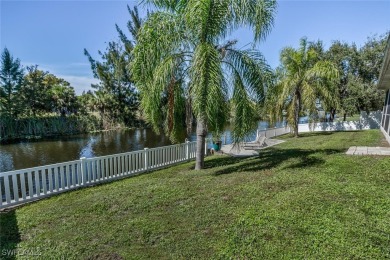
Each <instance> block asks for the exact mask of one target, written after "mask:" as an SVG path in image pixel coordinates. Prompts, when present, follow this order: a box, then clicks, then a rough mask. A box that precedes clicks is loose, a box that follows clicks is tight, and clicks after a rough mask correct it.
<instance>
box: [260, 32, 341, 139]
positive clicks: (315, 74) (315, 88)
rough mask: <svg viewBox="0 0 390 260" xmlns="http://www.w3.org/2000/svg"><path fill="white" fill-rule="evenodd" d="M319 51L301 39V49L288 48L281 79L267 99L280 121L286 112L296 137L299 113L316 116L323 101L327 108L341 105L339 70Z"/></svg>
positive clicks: (282, 65)
mask: <svg viewBox="0 0 390 260" xmlns="http://www.w3.org/2000/svg"><path fill="white" fill-rule="evenodd" d="M317 49H318V48H316V47H314V48H313V47H311V46H310V44H309V42H308V41H307V39H306V38H302V39H301V41H300V47H299V49H293V48H290V47H287V48H284V49H283V50H282V52H281V54H280V62H281V66H280V67H279V68H278V79H277V82H276V85H275V87H274V88H273V89H271V90H270V95H269V98H268V100H267V103H268V108H269V109H272V107H273V108H274V109H272V110H273V111H272V112H273V113H274V115H276V118H281V117H282V116H283V111H284V112H286V116H287V122H288V123H289V124H290V125H291V126H292V127H293V129H294V134H295V136H296V137H298V122H299V116H300V114H301V113H305V114H308V115H309V116H313V115H315V114H316V113H317V107H316V101H317V100H321V101H322V103H323V106H325V107H337V106H338V105H337V101H338V93H337V89H336V87H335V85H336V82H337V80H338V77H339V74H338V70H337V68H336V66H335V65H334V64H333V63H331V62H329V61H326V60H321V59H320V55H319V53H318V51H317ZM271 93H272V94H271ZM275 101H276V103H275Z"/></svg>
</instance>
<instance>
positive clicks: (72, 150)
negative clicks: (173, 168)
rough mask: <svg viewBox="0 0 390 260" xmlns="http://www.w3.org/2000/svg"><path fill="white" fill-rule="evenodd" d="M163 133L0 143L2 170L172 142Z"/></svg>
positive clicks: (132, 132)
mask: <svg viewBox="0 0 390 260" xmlns="http://www.w3.org/2000/svg"><path fill="white" fill-rule="evenodd" d="M169 144H171V142H170V141H169V139H168V138H167V137H165V136H164V135H156V134H155V133H154V132H153V131H152V130H150V129H134V130H123V131H109V132H101V133H96V134H86V135H76V136H64V137H60V138H58V137H57V138H55V139H54V138H53V139H45V140H42V139H41V140H37V141H25V142H20V143H15V144H2V145H0V172H5V171H11V170H17V169H23V168H29V167H35V166H40V165H47V164H53V163H59V162H65V161H72V160H77V159H79V158H80V157H87V158H90V157H94V156H102V155H108V154H115V153H122V152H128V151H135V150H141V149H143V148H144V147H149V148H153V147H158V146H164V145H169Z"/></svg>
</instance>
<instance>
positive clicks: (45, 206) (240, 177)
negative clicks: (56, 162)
mask: <svg viewBox="0 0 390 260" xmlns="http://www.w3.org/2000/svg"><path fill="white" fill-rule="evenodd" d="M281 138H282V139H284V140H286V142H285V143H283V144H281V145H278V146H275V147H271V148H269V149H266V150H263V151H261V155H260V156H259V157H256V158H246V159H243V158H230V157H227V156H212V157H209V158H208V159H207V161H206V166H207V169H205V170H202V171H194V170H193V167H194V162H190V163H186V164H181V165H178V166H175V167H172V168H168V169H164V170H160V171H156V172H151V173H149V174H144V175H140V176H136V177H133V178H128V179H125V180H120V181H116V182H113V183H110V184H105V185H100V186H96V187H91V188H86V189H81V190H77V191H72V192H69V193H65V194H62V195H59V196H55V197H52V198H50V199H45V200H41V201H39V202H35V203H31V204H29V205H26V206H23V207H20V208H18V209H16V210H13V211H9V212H7V213H2V214H0V218H1V219H0V220H1V222H0V225H1V241H0V242H1V251H0V253H2V254H3V255H1V256H0V258H2V257H3V258H5V257H4V252H10V251H9V250H12V249H17V250H19V251H18V252H22V253H23V252H24V253H26V252H27V253H29V252H32V253H36V254H37V255H38V256H36V257H37V258H41V259H61V258H63V259H190V258H193V259H210V258H212V259H229V258H232V259H281V258H286V259H291V258H294V259H302V258H305V259H331V258H339V259H344V258H347V259H363V258H373V259H384V258H390V157H389V156H388V157H384V156H348V155H346V154H345V152H346V150H347V149H348V148H349V147H350V146H353V145H368V146H378V145H385V144H386V143H385V142H384V141H383V137H382V134H381V133H380V132H379V131H378V130H369V131H364V132H359V131H357V132H335V133H315V134H302V137H300V138H290V137H289V136H283V137H281ZM23 250H24V251H23ZM18 257H20V258H23V257H25V256H21V254H20V255H19V256H18ZM18 257H17V258H18ZM28 259H34V258H33V257H28Z"/></svg>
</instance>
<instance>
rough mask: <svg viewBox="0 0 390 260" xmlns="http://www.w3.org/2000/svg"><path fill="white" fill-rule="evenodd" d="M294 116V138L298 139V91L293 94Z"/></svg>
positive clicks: (299, 103)
mask: <svg viewBox="0 0 390 260" xmlns="http://www.w3.org/2000/svg"><path fill="white" fill-rule="evenodd" d="M295 96H296V99H295V111H294V112H295V115H294V121H295V122H294V136H295V137H299V134H298V123H299V111H300V110H301V93H300V92H299V90H297V91H296V92H295Z"/></svg>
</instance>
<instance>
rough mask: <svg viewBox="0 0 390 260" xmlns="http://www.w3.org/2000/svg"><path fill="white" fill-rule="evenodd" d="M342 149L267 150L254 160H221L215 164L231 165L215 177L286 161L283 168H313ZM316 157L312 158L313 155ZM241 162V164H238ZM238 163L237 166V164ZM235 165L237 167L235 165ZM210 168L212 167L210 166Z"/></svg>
mask: <svg viewBox="0 0 390 260" xmlns="http://www.w3.org/2000/svg"><path fill="white" fill-rule="evenodd" d="M343 152H344V150H343V149H323V150H310V149H277V148H274V149H269V150H262V151H261V152H260V155H259V156H258V157H257V158H256V159H253V158H252V159H251V160H245V161H242V160H240V159H239V158H234V159H225V161H223V159H222V158H221V159H220V160H219V161H218V162H216V163H217V164H219V166H221V165H225V166H228V165H231V166H230V167H229V166H228V167H225V168H224V169H222V170H217V171H216V172H215V173H214V174H215V175H222V174H231V173H234V172H250V171H262V170H270V169H272V168H276V167H278V166H280V165H281V164H283V163H285V162H286V161H289V160H291V163H290V164H287V165H286V166H285V167H284V168H290V169H296V168H304V167H314V166H318V165H321V164H323V163H325V159H323V158H322V155H323V156H325V155H329V154H335V153H343ZM315 154H316V155H317V156H314V155H315ZM239 162H242V163H239ZM238 163H239V164H238ZM236 164H237V165H236ZM210 167H212V165H210Z"/></svg>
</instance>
